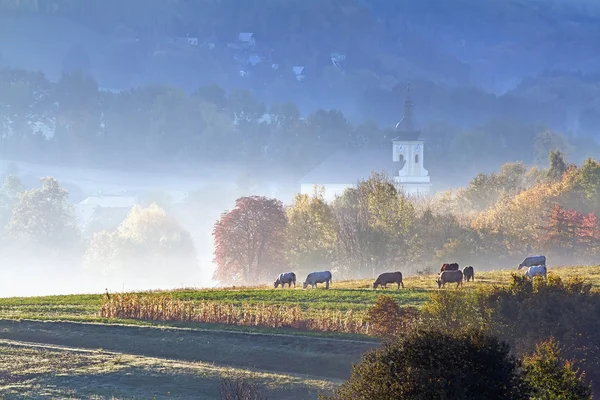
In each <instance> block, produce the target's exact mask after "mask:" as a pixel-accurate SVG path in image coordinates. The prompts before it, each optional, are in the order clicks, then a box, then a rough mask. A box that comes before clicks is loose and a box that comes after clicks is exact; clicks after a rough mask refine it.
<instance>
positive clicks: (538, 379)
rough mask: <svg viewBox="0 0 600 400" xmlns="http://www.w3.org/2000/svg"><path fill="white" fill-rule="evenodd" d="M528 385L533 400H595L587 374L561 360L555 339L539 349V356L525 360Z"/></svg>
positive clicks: (570, 363) (539, 346)
mask: <svg viewBox="0 0 600 400" xmlns="http://www.w3.org/2000/svg"><path fill="white" fill-rule="evenodd" d="M523 365H524V366H525V371H526V381H527V382H528V383H529V385H530V386H531V388H532V389H533V393H532V394H533V397H532V400H591V398H592V389H591V387H590V385H587V384H586V383H585V374H584V373H580V371H579V369H577V368H575V367H574V366H573V363H572V362H570V361H568V360H563V359H562V358H561V354H560V349H559V345H558V342H556V341H555V340H554V339H550V340H548V341H545V342H542V343H540V344H539V345H537V346H536V349H535V353H534V354H533V355H532V356H530V357H525V359H524V362H523Z"/></svg>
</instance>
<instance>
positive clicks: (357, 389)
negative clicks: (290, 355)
mask: <svg viewBox="0 0 600 400" xmlns="http://www.w3.org/2000/svg"><path fill="white" fill-rule="evenodd" d="M528 394H529V387H528V385H527V384H526V382H525V380H524V377H523V371H522V369H521V366H520V362H519V361H518V360H517V359H516V358H514V357H513V356H512V355H511V354H510V347H509V345H508V344H506V343H505V342H501V341H500V340H498V339H497V338H495V337H492V336H488V335H486V334H483V333H481V332H478V331H471V332H465V333H462V334H457V335H452V334H449V333H444V332H440V331H432V330H429V331H419V332H414V333H412V334H409V335H405V336H402V337H400V338H399V339H397V340H396V341H394V342H393V343H389V344H387V345H385V346H384V347H383V348H381V349H378V350H374V351H370V352H368V353H366V354H365V355H364V356H363V359H362V361H361V362H360V363H359V364H358V365H355V366H354V367H353V368H352V376H351V378H350V379H349V380H348V381H346V382H345V383H343V384H342V386H341V387H340V388H339V389H338V392H337V394H336V395H335V396H333V397H330V398H329V399H330V400H334V399H337V400H346V399H347V400H357V399H365V400H367V399H368V400H379V399H381V400H388V399H403V400H431V399H457V400H460V399H487V400H495V399H498V400H500V399H502V400H511V399H515V400H517V399H518V400H521V399H523V400H525V399H529V397H528ZM321 399H327V398H324V397H321Z"/></svg>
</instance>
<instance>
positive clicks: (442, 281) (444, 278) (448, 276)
mask: <svg viewBox="0 0 600 400" xmlns="http://www.w3.org/2000/svg"><path fill="white" fill-rule="evenodd" d="M462 281H463V273H462V271H461V270H458V271H444V272H442V273H441V274H440V277H439V278H438V280H437V281H436V282H437V284H438V289H441V288H442V287H444V286H445V285H446V283H448V282H450V283H456V287H459V286H461V285H462Z"/></svg>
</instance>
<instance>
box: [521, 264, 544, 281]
mask: <svg viewBox="0 0 600 400" xmlns="http://www.w3.org/2000/svg"><path fill="white" fill-rule="evenodd" d="M547 272H548V269H547V268H546V266H545V265H533V266H531V267H528V268H527V271H526V272H525V276H526V277H528V278H529V279H533V277H534V276H543V277H544V279H546V274H547Z"/></svg>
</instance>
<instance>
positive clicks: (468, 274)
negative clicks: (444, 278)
mask: <svg viewBox="0 0 600 400" xmlns="http://www.w3.org/2000/svg"><path fill="white" fill-rule="evenodd" d="M463 276H464V278H465V280H466V281H467V282H469V281H471V280H472V281H473V282H475V271H474V270H473V267H472V266H470V265H469V266H468V267H465V268H464V269H463Z"/></svg>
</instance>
